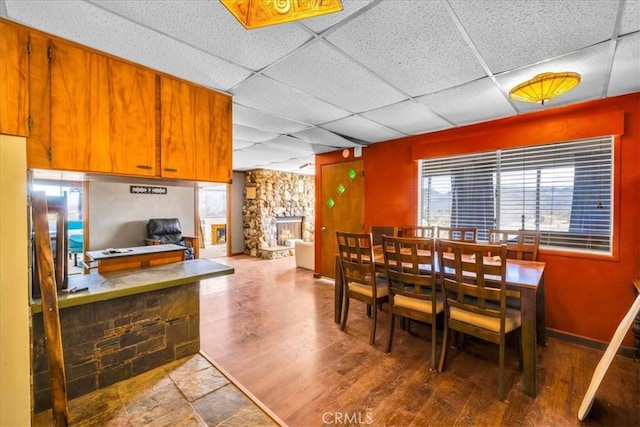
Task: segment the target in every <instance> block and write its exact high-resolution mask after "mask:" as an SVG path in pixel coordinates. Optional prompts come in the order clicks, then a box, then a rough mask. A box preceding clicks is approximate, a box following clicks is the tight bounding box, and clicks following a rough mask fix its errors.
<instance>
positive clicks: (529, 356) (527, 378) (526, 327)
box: [520, 288, 538, 397]
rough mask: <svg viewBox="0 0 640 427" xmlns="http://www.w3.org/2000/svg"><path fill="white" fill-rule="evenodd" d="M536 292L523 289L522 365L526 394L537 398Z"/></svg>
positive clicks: (521, 310) (521, 309)
mask: <svg viewBox="0 0 640 427" xmlns="http://www.w3.org/2000/svg"><path fill="white" fill-rule="evenodd" d="M535 294H536V290H535V289H531V288H522V289H521V300H520V301H521V305H520V312H521V316H522V331H521V333H522V363H523V367H522V368H523V369H522V370H523V371H524V392H525V393H526V394H527V395H529V396H532V397H535V396H536V392H537V388H538V378H537V374H536V362H537V360H538V357H537V333H536V329H537V328H536V324H537V322H538V320H537V319H536V317H537V316H536V314H537V312H536V295H535Z"/></svg>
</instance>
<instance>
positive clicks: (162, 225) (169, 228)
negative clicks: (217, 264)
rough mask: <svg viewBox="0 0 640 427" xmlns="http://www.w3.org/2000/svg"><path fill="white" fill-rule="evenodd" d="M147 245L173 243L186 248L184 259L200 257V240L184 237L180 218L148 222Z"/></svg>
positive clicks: (157, 219)
mask: <svg viewBox="0 0 640 427" xmlns="http://www.w3.org/2000/svg"><path fill="white" fill-rule="evenodd" d="M144 242H145V244H146V245H164V244H168V243H173V244H174V245H181V246H184V247H185V248H186V249H185V257H184V259H185V260H187V259H197V258H198V257H199V255H200V253H199V252H200V251H199V249H200V246H199V245H198V238H197V237H193V236H184V235H183V234H182V227H181V226H180V220H179V219H178V218H153V219H150V220H149V222H147V238H146V239H145V241H144Z"/></svg>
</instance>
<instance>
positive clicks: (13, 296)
mask: <svg viewBox="0 0 640 427" xmlns="http://www.w3.org/2000/svg"><path fill="white" fill-rule="evenodd" d="M0 235H1V236H2V238H1V239H0V337H1V341H2V342H0V426H28V425H30V424H31V380H30V378H31V370H30V366H31V355H30V353H29V348H30V347H29V326H30V320H31V316H30V311H29V302H30V298H29V276H28V274H29V272H28V269H29V266H28V247H29V232H28V228H27V148H26V140H25V139H24V138H18V137H13V136H4V135H0Z"/></svg>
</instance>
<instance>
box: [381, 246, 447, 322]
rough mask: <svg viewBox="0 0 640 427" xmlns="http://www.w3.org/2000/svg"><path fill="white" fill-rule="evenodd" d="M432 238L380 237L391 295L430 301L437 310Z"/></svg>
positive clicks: (434, 254)
mask: <svg viewBox="0 0 640 427" xmlns="http://www.w3.org/2000/svg"><path fill="white" fill-rule="evenodd" d="M435 249H436V248H435V239H434V238H433V237H430V238H422V237H387V236H385V237H384V238H383V243H382V253H383V257H384V267H385V271H386V277H387V280H388V282H389V290H390V293H391V294H393V295H404V296H407V297H411V298H416V299H422V300H431V301H433V307H432V313H437V311H436V307H435V304H436V290H437V289H436V287H437V286H436V275H435V274H434V272H435V258H436V251H435Z"/></svg>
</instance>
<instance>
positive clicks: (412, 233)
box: [398, 225, 436, 237]
mask: <svg viewBox="0 0 640 427" xmlns="http://www.w3.org/2000/svg"><path fill="white" fill-rule="evenodd" d="M435 230H436V227H435V226H433V225H407V226H404V227H402V228H401V229H400V231H399V233H398V236H400V237H435V235H436V234H435Z"/></svg>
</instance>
